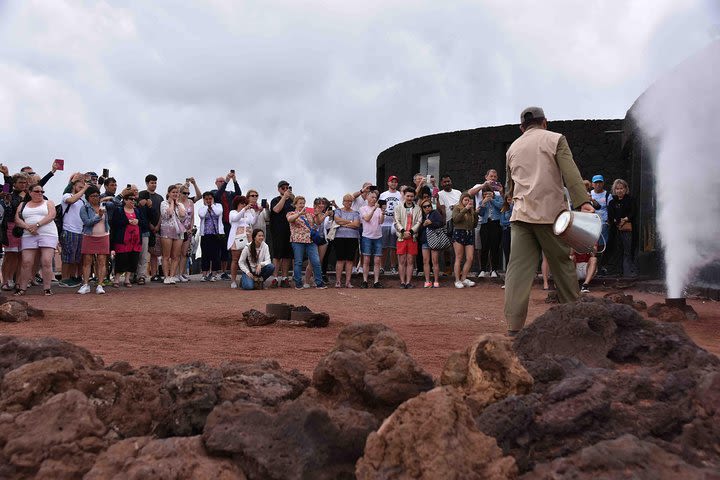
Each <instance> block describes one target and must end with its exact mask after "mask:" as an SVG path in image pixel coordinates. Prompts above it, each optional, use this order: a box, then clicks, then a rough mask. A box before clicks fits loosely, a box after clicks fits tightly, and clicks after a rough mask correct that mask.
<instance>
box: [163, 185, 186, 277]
mask: <svg viewBox="0 0 720 480" xmlns="http://www.w3.org/2000/svg"><path fill="white" fill-rule="evenodd" d="M179 197H180V189H179V188H178V187H177V185H170V186H169V187H168V192H167V195H165V200H163V202H162V203H161V204H160V244H161V245H162V258H163V270H164V271H165V280H164V281H163V283H165V284H166V285H174V284H175V283H176V282H177V277H176V275H177V270H178V262H179V260H180V249H181V248H182V244H183V240H184V237H185V225H184V224H183V221H184V220H185V217H186V216H187V212H186V211H185V205H183V204H182V203H180V202H179Z"/></svg>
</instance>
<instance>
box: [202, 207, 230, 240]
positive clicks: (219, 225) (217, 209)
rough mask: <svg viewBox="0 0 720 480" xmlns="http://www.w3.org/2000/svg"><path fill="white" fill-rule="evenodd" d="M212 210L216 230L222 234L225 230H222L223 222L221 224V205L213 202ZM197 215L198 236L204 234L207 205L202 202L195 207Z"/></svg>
mask: <svg viewBox="0 0 720 480" xmlns="http://www.w3.org/2000/svg"><path fill="white" fill-rule="evenodd" d="M210 208H212V211H213V213H214V214H215V215H217V231H218V233H221V234H224V233H225V230H223V224H222V214H223V207H222V205H220V204H219V203H213V204H212V206H211V207H210ZM197 212H198V216H199V217H200V225H199V227H198V232H200V236H203V235H205V217H206V216H207V213H208V206H207V205H205V203H203V204H202V205H200V206H199V207H198V209H197Z"/></svg>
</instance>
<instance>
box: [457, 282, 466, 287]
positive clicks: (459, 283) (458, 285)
mask: <svg viewBox="0 0 720 480" xmlns="http://www.w3.org/2000/svg"><path fill="white" fill-rule="evenodd" d="M464 287H465V285H463V282H460V281H458V282H455V288H464Z"/></svg>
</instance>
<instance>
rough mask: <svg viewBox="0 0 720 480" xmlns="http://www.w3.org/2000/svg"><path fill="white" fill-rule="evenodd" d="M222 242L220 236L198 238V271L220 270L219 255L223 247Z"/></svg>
mask: <svg viewBox="0 0 720 480" xmlns="http://www.w3.org/2000/svg"><path fill="white" fill-rule="evenodd" d="M222 241H223V240H222V237H220V235H203V236H202V237H200V248H201V249H202V261H201V262H200V264H201V265H200V269H201V270H202V271H203V272H207V271H208V270H212V271H213V272H216V271H218V270H220V254H221V252H222V249H223V247H225V245H222ZM210 267H212V269H211V268H210Z"/></svg>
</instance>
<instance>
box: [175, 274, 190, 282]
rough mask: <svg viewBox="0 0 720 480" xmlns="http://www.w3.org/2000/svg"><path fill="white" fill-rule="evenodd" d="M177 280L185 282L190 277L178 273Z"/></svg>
mask: <svg viewBox="0 0 720 480" xmlns="http://www.w3.org/2000/svg"><path fill="white" fill-rule="evenodd" d="M177 281H178V282H180V283H186V282H189V281H190V279H189V278H187V276H185V275H178V276H177Z"/></svg>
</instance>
